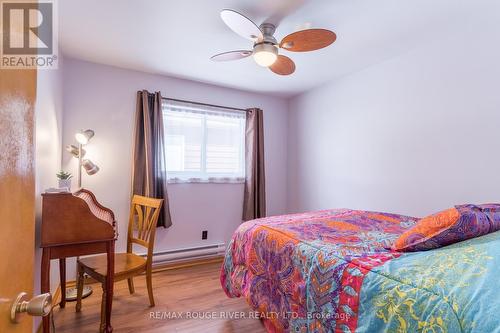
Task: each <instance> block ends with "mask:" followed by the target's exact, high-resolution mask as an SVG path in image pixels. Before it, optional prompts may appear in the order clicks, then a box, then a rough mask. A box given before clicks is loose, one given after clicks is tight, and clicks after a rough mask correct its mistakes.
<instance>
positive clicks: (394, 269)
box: [221, 209, 500, 333]
mask: <svg viewBox="0 0 500 333" xmlns="http://www.w3.org/2000/svg"><path fill="white" fill-rule="evenodd" d="M416 221H417V218H414V217H409V216H402V215H396V214H388V213H378V212H368V211H359V210H348V209H340V210H325V211H319V212H310V213H304V214H295V215H285V216H276V217H270V218H263V219H258V220H253V221H249V222H246V223H244V224H242V225H241V226H240V227H239V228H238V230H237V231H236V232H235V234H234V235H233V238H232V240H231V242H230V244H229V246H228V248H227V252H226V256H225V260H224V264H223V266H222V270H221V283H222V287H223V289H224V291H225V292H226V294H227V295H228V296H229V297H241V296H243V297H245V298H246V300H247V302H248V303H249V304H250V306H251V307H252V309H253V310H255V313H257V314H258V315H259V318H261V319H263V321H264V324H265V326H266V328H267V330H268V332H314V333H326V332H453V333H454V332H480V333H481V332H484V333H492V332H500V297H499V296H500V278H499V276H500V232H495V233H491V234H488V235H485V236H482V237H478V238H474V239H470V240H468V241H464V242H460V243H456V244H453V245H450V246H447V247H443V248H440V249H435V250H431V251H425V252H413V253H398V252H392V251H391V250H389V248H390V246H391V245H392V243H393V242H394V240H395V239H396V238H397V237H398V236H399V235H400V234H401V233H403V232H404V231H405V230H407V229H408V228H409V227H411V226H412V225H414V224H415V223H416Z"/></svg>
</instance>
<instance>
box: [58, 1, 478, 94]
mask: <svg viewBox="0 0 500 333" xmlns="http://www.w3.org/2000/svg"><path fill="white" fill-rule="evenodd" d="M474 3H475V1H472V0H468V1H467V0H378V1H374V0H267V1H265V0H175V1H174V0H143V1H140V0H63V1H59V13H60V15H59V17H60V29H59V37H60V45H61V48H62V51H63V53H64V55H66V56H69V57H71V58H78V59H83V60H87V61H92V62H97V63H102V64H108V65H113V66H117V67H123V68H130V69H135V70H140V71H146V72H151V73H157V74H165V75H169V76H175V77H181V78H187V79H192V80H197V81H201V82H207V83H212V84H218V85H222V86H227V87H233V88H238V89H244V90H250V91H258V92H265V93H269V94H273V95H279V96H292V95H295V94H298V93H300V92H303V91H306V90H309V89H311V88H313V87H316V86H318V85H321V84H323V83H325V82H327V81H330V80H332V79H335V78H337V77H340V76H343V75H346V74H348V73H350V72H354V71H357V70H360V69H363V68H365V67H367V66H369V65H372V64H375V63H378V62H381V61H384V60H385V59H388V58H391V57H393V56H395V55H397V54H400V53H402V52H407V51H408V50H409V49H411V48H412V47H414V46H415V45H418V44H419V43H422V42H423V41H424V40H426V39H428V38H432V37H433V36H435V35H436V34H439V33H440V32H443V31H446V30H449V29H450V28H453V27H455V26H457V25H458V24H457V23H458V22H460V21H461V19H462V18H463V17H464V15H467V13H468V12H469V10H471V9H473V8H467V7H472V6H474ZM294 7H298V9H296V10H293V9H294ZM223 8H231V9H235V10H237V11H240V12H242V13H244V14H245V15H247V16H248V17H250V18H251V19H252V20H254V21H255V22H256V23H257V24H260V23H261V22H262V21H263V20H265V19H267V18H269V17H270V16H272V14H275V17H274V18H271V20H274V21H279V16H280V15H281V14H280V13H287V14H288V15H287V16H286V17H285V18H284V19H283V20H281V24H280V25H279V27H278V29H277V32H276V35H275V36H276V37H277V39H278V40H280V39H281V38H282V37H284V36H285V35H287V34H289V33H291V32H293V31H295V30H298V29H299V28H300V27H303V26H304V25H306V24H309V25H310V26H311V27H317V28H326V29H330V30H333V31H334V32H335V33H337V36H338V38H337V41H336V42H335V43H334V44H332V45H331V46H330V47H328V48H325V49H322V50H319V51H315V52H309V53H293V52H287V51H280V52H283V54H286V55H287V56H289V57H291V58H292V59H293V60H294V61H295V63H296V65H297V69H296V71H295V73H294V74H293V75H290V76H278V75H275V74H273V73H272V72H271V71H269V70H268V69H266V68H262V67H259V66H258V65H256V64H255V62H254V61H253V59H252V58H251V57H249V58H246V59H242V60H238V61H233V62H223V63H216V62H212V61H210V60H209V58H210V56H212V55H213V54H216V53H219V52H223V51H230V50H238V49H251V46H252V45H251V42H249V41H247V40H245V39H243V38H242V37H239V36H238V35H236V34H235V33H233V32H232V31H231V30H230V29H229V28H228V27H226V26H225V25H224V23H223V22H222V20H221V19H220V17H219V11H220V10H221V9H223ZM276 14H277V15H276Z"/></svg>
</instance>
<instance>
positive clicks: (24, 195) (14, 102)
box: [0, 69, 37, 333]
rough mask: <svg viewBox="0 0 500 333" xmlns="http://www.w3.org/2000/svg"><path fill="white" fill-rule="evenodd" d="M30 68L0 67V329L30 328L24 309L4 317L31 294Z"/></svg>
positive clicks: (12, 332) (14, 331) (17, 330)
mask: <svg viewBox="0 0 500 333" xmlns="http://www.w3.org/2000/svg"><path fill="white" fill-rule="evenodd" d="M36 76H37V73H36V70H26V69H25V70H14V69H9V70H6V69H0V332H9V333H21V332H22V333H27V332H32V329H33V321H32V318H31V317H30V316H28V315H27V314H22V316H20V321H19V323H18V324H12V323H11V322H10V306H11V303H12V301H13V300H14V299H15V298H16V296H17V294H18V293H20V292H23V291H24V292H27V293H28V296H29V297H30V298H31V297H32V296H33V266H34V251H35V239H34V238H35V179H34V170H33V168H34V141H33V140H34V138H33V136H34V106H35V97H36Z"/></svg>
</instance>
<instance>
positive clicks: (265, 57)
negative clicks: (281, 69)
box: [253, 43, 278, 67]
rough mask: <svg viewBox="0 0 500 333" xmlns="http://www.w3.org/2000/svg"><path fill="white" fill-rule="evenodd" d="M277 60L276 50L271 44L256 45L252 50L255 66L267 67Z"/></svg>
mask: <svg viewBox="0 0 500 333" xmlns="http://www.w3.org/2000/svg"><path fill="white" fill-rule="evenodd" d="M277 58H278V48H277V47H276V46H275V45H273V44H267V43H262V44H257V45H256V46H255V47H254V49H253V59H254V60H255V62H256V63H257V65H260V66H263V67H269V66H271V65H272V64H274V62H275V61H276V59H277Z"/></svg>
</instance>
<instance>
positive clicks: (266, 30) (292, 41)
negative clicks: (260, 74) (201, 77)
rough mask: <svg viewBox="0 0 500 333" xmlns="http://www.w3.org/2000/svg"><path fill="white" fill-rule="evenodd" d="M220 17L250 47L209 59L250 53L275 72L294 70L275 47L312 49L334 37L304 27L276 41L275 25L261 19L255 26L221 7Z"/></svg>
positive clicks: (316, 48) (229, 57) (223, 59)
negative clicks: (246, 41) (251, 48)
mask: <svg viewBox="0 0 500 333" xmlns="http://www.w3.org/2000/svg"><path fill="white" fill-rule="evenodd" d="M220 16H221V18H222V21H224V23H226V25H227V26H228V27H229V28H230V29H231V30H233V31H234V32H236V33H237V34H238V35H240V36H241V37H244V38H247V39H249V40H251V41H252V42H253V43H254V44H253V50H237V51H229V52H223V53H219V54H216V55H214V56H212V57H211V58H210V59H211V60H213V61H230V60H238V59H242V58H246V57H248V56H250V55H253V58H254V60H255V62H256V63H257V64H258V65H260V66H263V67H268V68H269V69H270V70H271V71H273V72H274V73H276V74H279V75H290V74H292V73H293V72H294V71H295V63H294V62H293V61H292V59H290V58H288V57H287V56H284V55H281V54H278V48H281V49H284V50H287V51H293V52H307V51H315V50H318V49H321V48H324V47H327V46H328V45H330V44H332V43H333V42H335V39H336V38H337V36H336V35H335V33H334V32H332V31H330V30H326V29H306V30H300V31H296V32H294V33H291V34H289V35H287V36H286V37H285V38H283V39H282V40H281V42H280V43H279V44H278V42H277V41H276V38H274V36H273V35H274V33H275V31H276V26H275V25H274V24H272V23H267V22H264V23H262V24H261V25H260V26H257V25H256V24H255V23H254V22H252V21H251V20H250V19H249V18H248V17H246V16H245V15H243V14H240V13H238V12H237V11H234V10H231V9H224V10H222V11H221V13H220Z"/></svg>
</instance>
